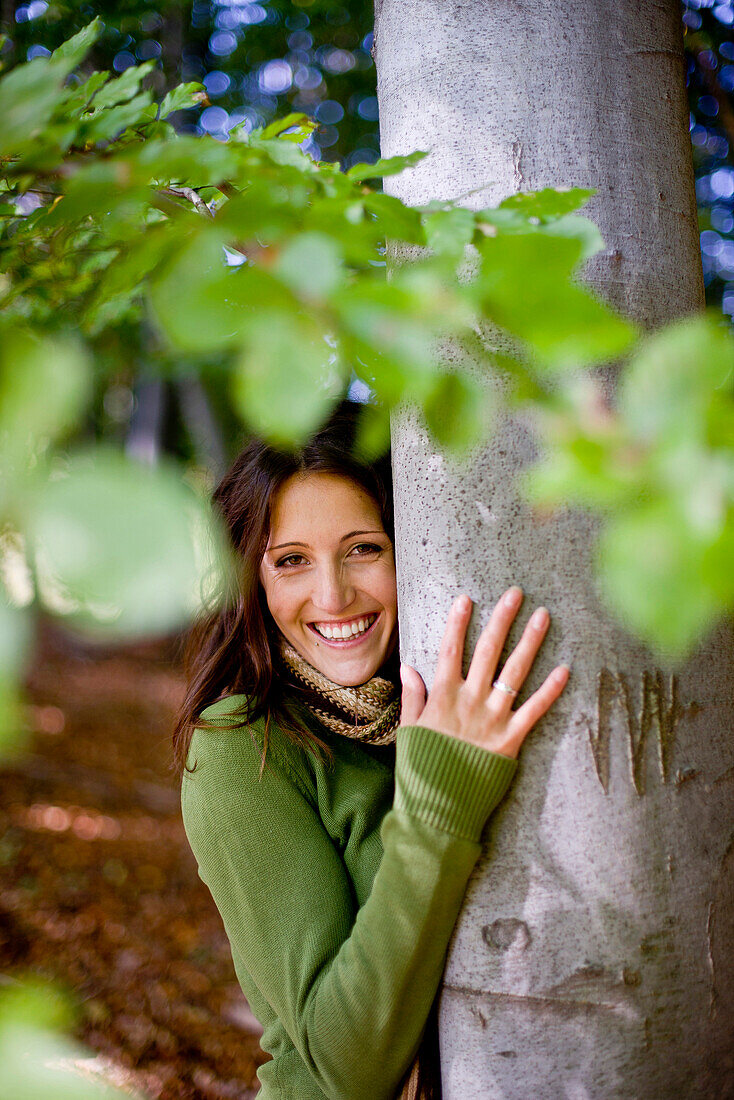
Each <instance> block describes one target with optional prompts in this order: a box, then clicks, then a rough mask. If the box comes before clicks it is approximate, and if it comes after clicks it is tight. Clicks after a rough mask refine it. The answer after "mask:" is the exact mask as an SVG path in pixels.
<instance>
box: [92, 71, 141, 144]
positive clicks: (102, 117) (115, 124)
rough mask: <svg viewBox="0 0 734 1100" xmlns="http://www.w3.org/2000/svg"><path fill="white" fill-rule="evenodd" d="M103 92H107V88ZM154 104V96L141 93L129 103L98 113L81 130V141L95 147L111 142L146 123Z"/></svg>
mask: <svg viewBox="0 0 734 1100" xmlns="http://www.w3.org/2000/svg"><path fill="white" fill-rule="evenodd" d="M107 87H109V85H107ZM102 91H103V92H104V91H106V88H103V89H102ZM152 104H153V96H152V94H151V93H150V92H141V93H140V95H136V96H135V98H134V99H131V100H129V101H128V102H127V103H120V104H118V106H116V107H109V108H107V109H105V110H99V111H97V113H96V114H94V115H92V116H91V118H89V120H88V121H85V122H84V123H83V125H82V126H81V127H80V128H79V138H80V141H83V142H85V143H87V144H93V145H94V144H96V143H97V142H99V141H111V140H112V138H114V137H116V136H117V135H118V134H120V133H122V131H123V130H126V129H127V128H128V127H129V126H136V125H138V124H139V123H141V122H144V121H146V120H147V119H148V118H149V117H150V115H149V108H150V107H151V106H152Z"/></svg>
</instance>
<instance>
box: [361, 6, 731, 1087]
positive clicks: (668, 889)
mask: <svg viewBox="0 0 734 1100" xmlns="http://www.w3.org/2000/svg"><path fill="white" fill-rule="evenodd" d="M680 15H681V12H680V5H679V4H678V3H677V2H675V0H646V2H645V3H644V4H640V3H639V0H594V2H593V3H590V2H588V0H377V9H376V50H375V57H376V63H377V73H378V98H379V103H380V128H381V139H382V153H383V155H384V156H393V155H395V154H399V153H408V152H410V151H412V150H413V149H430V150H432V155H431V156H430V157H428V158H426V160H424V161H423V162H421V164H419V165H418V166H417V167H416V168H414V169H412V170H410V171H409V172H406V173H404V174H402V175H401V176H399V177H397V178H393V179H391V180H389V181H386V185H387V187H386V189H389V190H390V191H391V192H392V193H393V194H396V195H398V196H399V197H400V198H402V199H403V200H404V201H406V202H409V203H422V202H427V201H429V200H431V199H448V198H453V197H456V196H459V195H462V194H464V193H466V192H469V191H470V190H472V189H475V188H480V187H481V188H482V190H481V191H480V192H478V193H475V194H473V195H472V196H471V197H470V198H469V199H468V200H467V205H472V206H474V207H481V206H485V205H489V204H491V203H494V202H496V201H498V200H500V199H501V198H503V197H505V196H506V195H508V194H511V193H513V192H514V191H519V190H531V189H536V188H541V187H564V186H583V187H594V188H597V190H598V193H597V195H596V196H595V198H594V199H593V200H592V202H591V203H590V204H589V207H588V208H587V210H588V213H589V214H590V216H591V217H593V218H594V219H595V220H596V221H597V223H598V224H599V226H600V228H601V230H602V234H603V236H604V238H605V241H606V249H605V251H604V252H603V253H601V254H600V255H599V256H597V257H595V258H594V260H593V261H592V262H591V263H590V264H589V265H588V266H587V269H586V271H585V277H586V278H587V279H588V281H589V282H590V283H591V285H592V286H593V287H594V288H595V289H596V290H597V291H598V292H599V293H600V294H601V295H602V296H603V297H604V298H605V299H606V300H607V301H609V302H611V303H612V304H613V305H615V306H616V307H617V308H619V309H620V310H622V311H623V312H625V313H626V314H628V315H630V316H632V317H633V318H635V319H637V320H638V321H640V322H642V323H643V324H644V325H646V326H656V325H659V324H661V323H662V322H664V321H666V320H669V319H672V318H674V317H676V316H678V315H680V314H682V313H684V312H687V311H692V310H696V309H699V308H700V307H701V305H702V303H703V290H702V277H701V264H700V255H699V244H698V232H697V222H696V210H695V201H694V189H693V173H692V166H691V154H690V144H689V138H688V114H687V106H686V98H685V89H684V79H683V73H684V70H683V56H682V41H681V27H680ZM483 185H484V186H483ZM450 357H451V353H450V352H448V353H447V359H449V360H450ZM534 454H535V443H534V440H533V438H532V434H531V432H530V431H529V430H528V426H527V424H525V423H524V422H523V421H522V420H521V419H515V420H514V421H508V422H507V423H506V424H505V425H504V426H503V427H502V429H501V430H499V431H498V432H496V433H495V435H494V437H493V438H492V439H491V440H489V441H488V442H487V444H486V445H485V446H483V447H481V448H478V449H477V450H476V451H475V452H474V453H473V454H472V456H471V461H470V462H469V463H468V464H467V465H465V466H462V467H461V468H460V469H456V468H454V466H453V465H452V464H450V463H448V462H446V461H445V460H444V459H443V458H442V457H441V455H440V454H438V453H437V452H436V451H435V449H432V447H431V444H430V441H429V440H427V438H426V437H425V435H424V433H423V432H422V430H421V428H420V426H419V423H418V421H417V420H416V419H415V418H414V417H413V416H412V415H410V414H407V413H406V414H403V415H402V416H401V417H399V418H397V419H396V422H395V424H394V432H393V470H394V478H395V490H396V518H397V525H396V546H397V556H398V574H399V594H400V633H401V656H402V658H403V660H405V661H407V662H408V663H410V664H412V665H414V666H415V667H416V668H418V670H419V671H420V672H421V674H422V675H423V677H424V679H425V681H426V683H427V684H428V685H429V686H430V682H431V676H432V673H433V670H434V668H435V662H436V654H437V645H438V640H439V638H440V635H441V632H442V629H443V624H444V622H445V617H446V613H447V611H448V607H449V605H450V602H451V600H452V599H453V597H454V596H455V595H457V594H458V593H459V592H462V591H463V592H468V593H469V595H471V597H472V598H473V599H474V600H475V601H476V604H477V607H476V611H475V615H474V620H473V628H472V630H471V632H470V638H469V644H468V649H469V651H471V649H473V646H474V643H475V641H476V638H477V636H478V633H479V630H480V628H481V626H482V625H483V624H484V622H485V621H486V618H487V616H488V613H489V610H490V608H491V607H492V606H493V604H494V602H495V601H496V599H497V598H498V596H499V595H500V594H501V592H502V591H503V590H504V588H505V587H507V586H508V585H510V584H511V583H513V582H516V583H519V584H521V585H522V586H523V588H524V590H525V593H526V608H527V611H526V614H527V613H528V612H529V611H530V610H531V608H532V607H533V606H536V605H538V604H541V603H543V604H545V605H546V606H548V607H549V609H550V611H551V613H552V615H553V616H554V621H553V626H552V628H551V632H550V635H549V638H548V640H547V642H546V644H545V647H544V648H545V650H546V652H545V653H543V654H542V655H541V658H540V659H539V662H538V668H537V669H536V670H534V673H533V674H532V675H531V678H530V680H529V682H528V684H527V689H526V690H527V692H530V691H532V690H534V689H535V687H537V686H538V684H539V683H540V681H541V679H542V678H543V676H544V675H545V674H547V672H548V671H549V669H550V668H551V667H552V666H553V665H554V664H556V663H557V662H559V661H561V660H566V661H567V662H568V663H570V664H571V667H572V678H571V682H570V685H569V687H568V688H567V689H566V692H565V693H564V696H563V697H562V699H561V700H560V702H559V704H557V706H556V707H555V708H554V712H553V713H552V714H551V715H549V717H548V718H547V719H546V720H545V721H544V722H543V723H542V724H541V727H540V728H539V729H538V730H537V731H535V732H534V733H533V734H532V736H531V738H530V739H529V742H528V744H527V745H526V746H525V748H524V749H523V755H522V758H521V765H520V769H519V773H518V777H517V780H516V783H515V785H514V787H513V790H512V792H511V793H510V796H509V798H508V799H507V800H506V802H505V803H504V804H503V806H502V807H501V808H500V810H499V812H498V813H496V814H495V815H494V817H493V819H492V821H491V822H490V824H489V827H488V830H487V832H486V834H485V841H486V844H485V849H484V853H483V856H482V858H481V859H480V862H479V864H478V865H477V868H476V871H475V873H474V874H473V876H472V879H471V881H470V884H469V888H468V891H467V895H466V901H465V906H464V909H463V911H462V914H461V916H460V918H459V921H458V923H457V926H456V930H455V933H454V937H453V940H452V944H451V945H450V951H449V957H448V964H447V968H446V972H445V975H444V987H443V994H442V999H441V1012H440V1032H441V1060H442V1071H443V1089H444V1097H445V1100H467V1098H471V1097H482V1098H487V1100H494V1098H500V1097H502V1098H513V1100H530V1098H533V1100H545V1098H548V1100H556V1098H559V1097H563V1098H569V1100H610V1098H612V1097H613V1098H625V1100H627V1098H628V1100H648V1098H649V1100H652V1098H655V1100H661V1098H667V1097H673V1096H681V1097H682V1096H685V1097H699V1098H703V1097H706V1098H707V1100H708V1098H711V1097H725V1096H726V1097H731V1096H734V1056H733V1054H732V1050H733V1049H734V915H733V913H734V905H733V904H732V902H734V825H733V822H734V739H733V738H732V718H734V702H733V696H734V691H733V690H732V685H733V682H734V667H733V666H734V660H733V657H732V646H731V633H730V631H729V629H728V628H724V627H722V628H721V629H719V630H717V631H715V632H714V633H713V634H712V636H711V637H710V639H709V640H708V642H707V643H706V645H705V646H703V647H702V648H701V650H700V651H699V652H698V653H697V654H696V655H695V656H694V657H693V658H692V659H691V661H690V663H689V664H688V665H687V667H686V668H685V669H684V670H682V671H680V672H679V673H678V674H677V675H671V674H669V673H668V672H666V671H663V670H661V669H659V668H658V667H656V665H655V662H654V661H653V660H652V658H651V656H650V655H649V653H647V652H646V651H645V650H644V649H643V648H642V647H641V646H639V645H638V644H636V643H635V642H634V641H633V640H632V639H630V638H629V637H628V636H627V635H626V634H625V633H624V632H623V631H622V630H620V629H619V628H618V627H617V626H615V624H614V623H613V622H612V621H610V619H609V617H608V616H607V615H606V614H605V613H604V612H603V610H602V609H601V608H600V606H599V604H598V601H597V597H596V594H595V590H594V585H593V581H592V578H591V568H590V556H591V547H592V543H593V536H594V525H593V523H592V522H591V521H590V520H589V519H587V518H584V517H582V516H579V515H578V514H575V515H570V514H567V513H561V514H558V515H557V516H556V517H555V518H554V519H552V520H551V521H547V522H545V523H539V522H538V521H537V520H536V519H535V518H534V517H533V515H532V514H531V513H530V511H529V509H528V508H527V507H525V505H524V504H523V503H522V502H521V501H520V500H519V499H518V494H517V491H516V489H515V485H514V478H515V475H516V473H517V471H518V470H519V469H521V468H522V467H523V465H525V464H526V463H527V462H528V460H529V459H530V458H532V457H534ZM671 598H674V593H672V594H671Z"/></svg>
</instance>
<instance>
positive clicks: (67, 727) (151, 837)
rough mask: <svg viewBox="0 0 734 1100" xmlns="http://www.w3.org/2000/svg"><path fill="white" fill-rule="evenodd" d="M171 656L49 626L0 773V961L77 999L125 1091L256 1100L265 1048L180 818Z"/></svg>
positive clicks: (81, 1030)
mask: <svg viewBox="0 0 734 1100" xmlns="http://www.w3.org/2000/svg"><path fill="white" fill-rule="evenodd" d="M170 658H171V654H170V647H166V646H165V645H161V646H159V647H155V646H147V647H142V646H141V647H137V648H129V647H128V648H126V649H125V650H122V651H118V652H113V651H106V652H104V653H99V652H97V653H92V652H91V651H86V650H85V649H84V648H83V647H81V646H78V645H76V646H75V645H73V644H70V643H69V642H68V640H66V639H63V638H62V637H60V636H59V635H57V634H55V633H53V632H51V631H46V632H45V634H44V638H43V642H42V644H41V645H40V647H39V652H38V655H37V660H36V662H35V666H34V669H33V671H32V673H31V675H30V677H29V680H28V693H29V699H30V707H29V711H28V715H29V724H30V725H31V727H32V731H33V732H32V734H31V737H30V740H29V743H28V746H27V748H28V751H27V752H26V753H25V754H24V755H23V756H22V757H21V758H19V759H18V760H17V761H15V762H14V763H13V764H12V766H8V765H6V766H5V768H4V769H3V770H2V772H0V968H1V969H2V972H3V974H4V975H10V976H15V975H18V976H20V975H22V974H27V973H29V972H31V973H35V974H38V975H42V976H43V977H45V978H51V979H54V980H55V981H56V982H57V983H59V984H60V985H61V986H62V987H64V988H66V989H68V990H70V991H71V992H72V995H73V996H74V998H75V1000H76V1002H77V1004H78V1005H79V1008H80V1013H79V1026H78V1029H77V1036H78V1038H80V1039H81V1040H82V1041H83V1042H84V1043H86V1045H87V1046H88V1047H90V1048H91V1050H92V1051H93V1052H97V1059H96V1061H97V1062H100V1063H103V1064H104V1065H106V1066H108V1067H114V1069H115V1074H114V1075H113V1074H112V1072H111V1070H109V1069H108V1070H107V1073H108V1076H115V1078H116V1080H117V1081H118V1083H124V1084H125V1085H127V1086H129V1087H130V1088H135V1089H137V1090H138V1091H139V1092H140V1093H143V1094H144V1095H145V1096H147V1097H150V1098H151V1100H230V1098H232V1100H249V1098H250V1097H254V1095H255V1092H256V1091H257V1081H256V1078H255V1071H256V1069H257V1066H258V1065H260V1064H261V1063H262V1062H263V1061H265V1060H266V1055H265V1054H264V1053H263V1052H262V1050H261V1049H260V1046H259V1031H260V1029H259V1025H258V1024H257V1021H255V1020H254V1018H253V1017H252V1014H251V1013H250V1011H249V1009H248V1006H247V1003H246V1001H245V999H244V997H243V996H242V993H241V991H240V989H239V986H238V985H237V984H236V981H235V978H234V971H233V967H232V960H231V956H230V952H229V945H228V943H227V940H226V937H225V935H224V930H223V928H222V924H221V920H220V918H219V915H218V913H217V911H216V909H215V907H214V904H213V902H212V900H211V898H210V896H209V893H208V891H207V890H206V888H205V887H204V886H203V884H202V883H201V882H200V880H199V878H198V876H197V873H196V864H195V862H194V858H193V856H192V854H191V852H190V850H189V847H188V844H187V842H186V837H185V834H184V831H183V825H182V823H181V815H180V809H179V799H178V780H177V779H176V777H175V776H174V775H173V773H172V772H171V770H170V728H171V717H172V713H173V709H174V707H175V704H176V701H177V699H178V698H179V694H180V692H181V689H182V682H181V677H180V675H179V673H178V672H177V671H176V669H175V666H174V664H173V663H172V661H171V659H170ZM89 1061H90V1067H91V1068H92V1069H98V1067H96V1066H94V1065H93V1063H94V1062H95V1058H94V1056H93V1055H90V1060H89Z"/></svg>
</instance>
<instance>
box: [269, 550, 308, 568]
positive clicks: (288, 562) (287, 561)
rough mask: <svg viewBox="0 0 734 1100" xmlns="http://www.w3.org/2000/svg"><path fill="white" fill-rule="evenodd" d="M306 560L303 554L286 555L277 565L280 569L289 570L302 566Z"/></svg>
mask: <svg viewBox="0 0 734 1100" xmlns="http://www.w3.org/2000/svg"><path fill="white" fill-rule="evenodd" d="M305 560H306V559H305V558H304V556H303V554H286V556H285V557H284V558H281V559H280V561H276V563H275V564H276V567H277V568H278V569H281V568H285V569H288V568H295V566H297V565H301V564H302V563H303V562H304V561H305Z"/></svg>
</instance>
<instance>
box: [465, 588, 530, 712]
mask: <svg viewBox="0 0 734 1100" xmlns="http://www.w3.org/2000/svg"><path fill="white" fill-rule="evenodd" d="M521 603H522V589H521V588H518V587H517V586H516V585H513V586H512V588H508V589H507V591H506V592H505V594H504V595H503V596H502V597H501V599H500V600H499V601H498V602H497V604H496V606H495V608H494V610H493V612H492V614H491V615H490V617H489V622H488V623H487V625H486V626H485V628H484V630H483V631H482V633H481V634H480V635H479V641H478V642H477V644H476V648H475V650H474V656H473V657H472V660H471V664H470V666H469V671H468V673H467V674H466V688H467V691H468V692H470V693H471V694H473V695H476V696H481V697H482V698H485V697H486V695H487V692H488V691H489V690H490V684H491V683H492V680H493V678H494V670H495V669H496V668H497V662H498V661H499V658H500V653H501V652H502V649H503V646H504V644H505V641H506V640H507V634H508V632H509V629H510V627H511V626H512V622H513V619H514V618H515V615H517V611H518V608H519V607H520V604H521ZM512 686H513V687H514V686H515V685H514V684H513V685H512ZM508 698H509V696H508Z"/></svg>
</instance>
